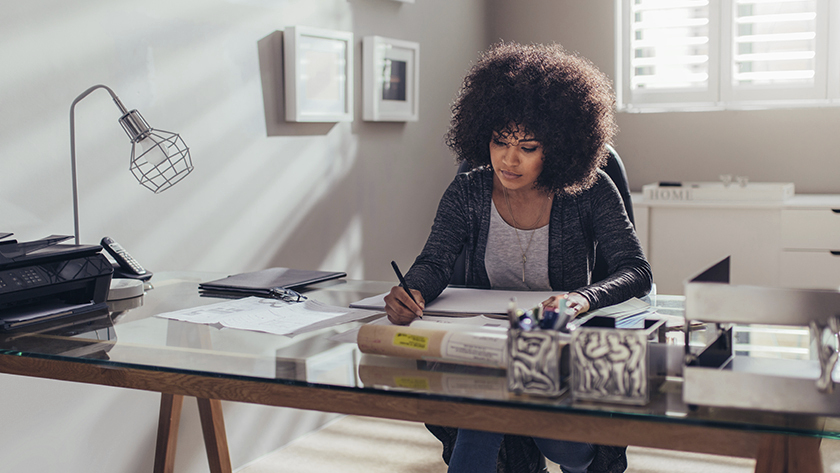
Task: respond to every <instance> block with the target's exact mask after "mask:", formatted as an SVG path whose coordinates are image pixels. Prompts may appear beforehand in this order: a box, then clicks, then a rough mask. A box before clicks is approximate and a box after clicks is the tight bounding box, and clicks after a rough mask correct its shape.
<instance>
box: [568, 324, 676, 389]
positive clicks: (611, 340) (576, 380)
mask: <svg viewBox="0 0 840 473" xmlns="http://www.w3.org/2000/svg"><path fill="white" fill-rule="evenodd" d="M664 329H665V321H664V320H645V321H644V326H643V327H639V328H615V319H613V318H611V317H592V318H591V319H589V320H588V321H587V322H586V323H584V324H583V325H581V326H580V327H578V328H577V329H576V330H574V331H573V332H572V350H571V351H572V353H571V365H572V366H571V371H572V379H571V386H572V397H574V399H575V400H589V401H606V402H615V403H621V404H634V405H645V404H647V403H648V402H649V401H650V395H651V390H652V389H655V388H656V385H657V384H658V383H659V381H661V380H662V379H664V374H663V375H662V376H660V374H662V372H663V369H660V367H659V366H651V355H650V344H651V342H656V341H657V340H658V339H660V338H662V339H664ZM660 378H661V379H660Z"/></svg>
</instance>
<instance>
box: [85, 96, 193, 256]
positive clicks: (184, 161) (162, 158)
mask: <svg viewBox="0 0 840 473" xmlns="http://www.w3.org/2000/svg"><path fill="white" fill-rule="evenodd" d="M96 89H105V90H107V91H108V93H109V94H111V98H112V99H114V103H115V104H117V107H118V108H119V109H120V112H122V116H121V117H120V119H119V122H120V125H122V127H123V130H125V132H126V134H127V135H128V138H129V139H130V140H131V161H130V163H129V170H130V171H131V173H132V174H134V177H135V178H136V179H137V181H138V182H140V184H142V185H143V186H144V187H146V188H147V189H149V190H151V191H152V192H154V193H155V194H159V193H161V192H163V191H165V190H166V189H169V188H170V187H172V186H174V185H175V184H176V183H178V182H179V181H180V180H181V179H183V178H185V177H186V176H187V174H189V173H190V172H192V170H193V165H192V161H191V160H190V149H189V148H188V147H187V145H186V144H185V143H184V140H183V139H181V136H180V135H178V134H177V133H171V132H168V131H163V130H156V129H154V128H152V127H150V126H149V124H148V123H147V122H146V120H145V119H144V118H143V116H142V115H140V112H138V111H137V110H132V111H128V109H126V108H125V106H124V105H123V104H122V102H120V99H119V98H117V95H116V94H115V93H114V91H113V90H111V89H110V88H108V87H107V86H104V85H95V86H93V87H91V88H89V89H87V90H85V91H84V92H82V93H81V95H79V96H78V97H76V100H74V101H73V104H72V105H70V164H71V166H72V173H73V224H74V229H75V236H76V244H77V245H78V244H79V195H78V191H77V189H76V126H75V116H74V111H75V108H76V104H77V103H78V102H79V101H81V100H82V99H83V98H85V97H87V96H88V95H89V94H90V93H91V92H93V91H94V90H96Z"/></svg>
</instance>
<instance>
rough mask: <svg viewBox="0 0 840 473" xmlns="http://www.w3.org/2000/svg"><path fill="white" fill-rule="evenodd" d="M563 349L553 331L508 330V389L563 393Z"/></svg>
mask: <svg viewBox="0 0 840 473" xmlns="http://www.w3.org/2000/svg"><path fill="white" fill-rule="evenodd" d="M566 346H567V345H566V344H565V343H561V341H560V334H559V332H557V331H556V330H522V329H519V328H512V329H510V330H508V339H507V382H508V390H509V391H512V392H515V393H527V394H537V395H541V396H559V395H561V394H563V392H564V391H565V390H566V387H565V386H563V373H562V372H563V371H565V370H562V369H561V366H562V363H561V359H562V352H563V348H564V347H566Z"/></svg>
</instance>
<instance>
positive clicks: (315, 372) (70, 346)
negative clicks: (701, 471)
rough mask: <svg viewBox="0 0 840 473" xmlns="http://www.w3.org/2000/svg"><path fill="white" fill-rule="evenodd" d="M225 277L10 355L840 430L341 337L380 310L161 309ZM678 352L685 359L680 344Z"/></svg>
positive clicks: (40, 338) (49, 336) (5, 342)
mask: <svg viewBox="0 0 840 473" xmlns="http://www.w3.org/2000/svg"><path fill="white" fill-rule="evenodd" d="M218 277H219V275H218V274H210V273H174V272H173V273H158V274H156V275H155V277H154V279H152V281H151V288H149V289H148V290H147V291H146V294H145V295H144V296H142V297H141V298H136V299H132V300H126V301H116V302H113V303H109V304H110V309H111V310H110V312H109V313H104V312H101V313H98V314H88V315H87V316H85V317H83V318H80V319H75V320H64V321H60V322H57V323H52V324H50V325H44V326H33V327H31V328H29V329H25V330H21V331H18V332H4V333H0V355H7V356H16V357H27V358H42V359H50V360H59V361H73V362H80V363H88V364H94V365H100V366H107V367H115V368H134V369H138V370H146V371H166V372H174V373H189V374H192V375H199V376H206V377H208V378H226V377H229V378H237V379H247V380H253V381H257V382H259V383H269V384H270V383H279V384H285V385H295V386H325V387H329V388H330V389H336V390H349V391H353V392H367V393H383V392H387V393H390V394H395V395H398V396H402V397H404V398H407V399H408V398H423V399H432V400H442V401H449V402H457V403H463V404H465V405H476V406H480V405H485V406H502V407H510V406H516V407H521V408H525V409H528V410H537V411H547V412H564V413H572V414H580V415H585V416H599V417H611V418H627V419H637V420H650V421H654V422H660V423H675V424H685V425H702V426H708V427H721V428H726V429H735V430H746V431H760V432H768V433H779V434H791V435H805V436H816V437H824V438H838V439H840V418H837V417H818V416H810V415H801V414H786V413H773V412H763V411H753V410H744V409H728V408H713V407H703V406H688V405H686V404H685V403H684V402H683V401H682V386H681V382H680V381H679V379H677V378H669V380H668V381H666V382H665V383H664V384H663V385H662V387H661V388H660V389H659V391H658V392H657V393H655V394H654V395H652V396H651V402H650V403H649V404H648V405H645V406H628V405H620V404H608V403H596V402H575V401H574V400H573V399H572V398H571V395H570V393H569V392H568V391H567V392H566V394H564V395H562V396H560V397H557V398H541V397H538V396H529V395H517V394H514V393H510V392H508V390H507V381H506V377H505V373H504V371H502V370H494V369H488V368H479V367H470V366H465V365H449V364H440V363H430V362H423V361H415V360H409V359H403V358H396V357H385V356H377V355H364V354H362V353H360V352H359V350H358V348H357V347H356V345H355V344H354V343H342V342H340V341H334V340H331V338H332V337H334V336H335V335H337V334H339V333H342V332H346V331H349V330H353V329H356V328H358V327H359V326H360V325H361V323H363V322H365V321H370V320H372V319H373V318H376V317H378V315H377V316H374V317H371V318H368V319H365V320H363V321H361V322H351V323H346V324H342V325H339V326H335V327H331V328H327V329H320V330H317V331H314V332H309V333H305V334H302V335H298V336H295V337H286V336H278V335H271V334H267V333H260V332H251V331H243V330H232V329H219V328H216V327H214V326H208V325H199V324H193V323H187V322H180V321H175V320H169V319H164V318H159V317H155V314H159V313H163V312H168V311H173V310H178V309H183V308H188V307H195V306H199V305H205V304H212V303H216V302H220V301H221V300H222V299H218V298H211V297H202V296H200V295H199V293H198V289H197V286H198V283H200V282H203V281H209V280H212V279H216V278H218ZM392 285H393V283H392V282H375V281H354V280H344V279H341V280H334V281H327V282H324V283H319V284H315V285H312V286H309V287H308V288H307V289H306V290H304V291H301V292H303V293H305V294H306V295H307V296H308V297H309V298H311V299H315V300H319V301H322V302H325V303H328V304H332V305H337V306H348V305H349V304H350V303H352V302H355V301H358V300H360V299H363V298H366V297H369V296H373V295H376V294H381V293H383V292H386V291H388V290H389V289H390V288H391V286H392ZM653 304H654V306H657V307H660V310H661V312H662V313H663V314H666V315H670V316H679V315H680V314H681V312H680V311H681V310H682V309H681V300H680V299H679V298H674V297H667V296H666V297H659V298H656V299H654V300H653ZM675 348H677V347H675ZM678 348H680V349H681V348H682V346H679V347H678ZM675 353H677V354H678V355H677V356H679V350H675Z"/></svg>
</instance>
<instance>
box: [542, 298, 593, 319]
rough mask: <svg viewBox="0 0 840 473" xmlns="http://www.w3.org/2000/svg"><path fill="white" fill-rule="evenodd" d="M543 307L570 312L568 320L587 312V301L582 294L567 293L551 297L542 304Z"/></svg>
mask: <svg viewBox="0 0 840 473" xmlns="http://www.w3.org/2000/svg"><path fill="white" fill-rule="evenodd" d="M542 305H543V307H551V308H553V309H555V310H557V311H563V310H571V312H572V313H570V314H569V315H570V317H569V320H571V319H574V318H575V317H577V316H578V315H580V314H582V313H584V312H586V311H588V310H589V301H588V300H586V298H585V297H583V294H580V293H577V292H569V293H567V294H562V295H559V296H552V297H550V298H548V299H546V300H545V301H543V303H542Z"/></svg>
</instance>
